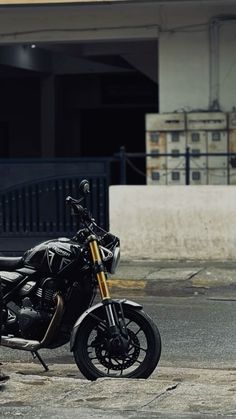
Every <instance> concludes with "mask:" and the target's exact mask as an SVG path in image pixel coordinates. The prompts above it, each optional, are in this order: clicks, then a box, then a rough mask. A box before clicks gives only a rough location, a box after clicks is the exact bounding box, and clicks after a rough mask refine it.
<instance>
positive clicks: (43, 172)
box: [0, 158, 110, 255]
mask: <svg viewBox="0 0 236 419" xmlns="http://www.w3.org/2000/svg"><path fill="white" fill-rule="evenodd" d="M84 178H86V179H88V180H89V182H90V187H91V194H90V196H89V198H88V207H89V209H90V210H91V212H92V214H93V216H94V218H95V219H96V221H97V222H98V224H99V225H101V226H102V227H105V228H106V227H108V187H109V183H110V161H109V159H97V158H96V159H95V158H94V159H92V158H91V159H87V158H83V159H67V160H62V159H55V160H28V159H27V160H0V253H2V254H10V255H16V254H18V253H21V252H22V251H24V250H26V249H28V248H30V247H31V246H33V245H35V244H36V243H37V242H39V241H43V240H47V239H49V238H53V237H55V238H56V237H58V236H60V237H62V236H67V237H70V236H72V235H73V234H74V233H75V232H76V230H77V227H78V226H77V223H76V220H75V218H74V217H72V216H71V213H70V210H69V208H67V207H66V205H65V198H66V196H68V195H71V196H73V197H77V196H78V186H79V183H80V181H81V180H82V179H84Z"/></svg>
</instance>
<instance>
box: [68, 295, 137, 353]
mask: <svg viewBox="0 0 236 419" xmlns="http://www.w3.org/2000/svg"><path fill="white" fill-rule="evenodd" d="M112 303H113V304H119V305H120V304H122V305H125V306H127V307H132V308H133V309H134V310H142V308H143V307H142V306H141V305H140V304H138V303H135V302H134V301H130V300H112ZM101 307H104V304H103V303H98V304H96V305H95V306H92V307H90V308H88V310H86V311H85V312H84V313H83V314H82V315H81V316H80V317H79V318H78V320H77V321H76V323H75V325H74V327H73V330H72V332H71V338H70V350H71V351H73V349H74V345H75V340H76V336H77V334H78V333H79V330H80V327H81V325H82V323H83V321H84V319H86V317H88V316H90V315H91V313H93V314H95V315H96V312H97V311H99V310H100V308H101Z"/></svg>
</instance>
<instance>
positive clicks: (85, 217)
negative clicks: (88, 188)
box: [66, 196, 91, 222]
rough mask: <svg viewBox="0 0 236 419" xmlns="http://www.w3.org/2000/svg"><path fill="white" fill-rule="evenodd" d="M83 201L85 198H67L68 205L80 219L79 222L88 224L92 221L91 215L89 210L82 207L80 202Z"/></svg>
mask: <svg viewBox="0 0 236 419" xmlns="http://www.w3.org/2000/svg"><path fill="white" fill-rule="evenodd" d="M82 200H83V198H80V199H75V198H72V197H71V196H67V197H66V204H67V205H70V206H71V208H72V209H73V211H74V215H77V216H78V217H79V221H82V222H86V221H91V215H90V213H89V211H88V210H87V208H84V207H83V206H82V205H80V202H81V201H82Z"/></svg>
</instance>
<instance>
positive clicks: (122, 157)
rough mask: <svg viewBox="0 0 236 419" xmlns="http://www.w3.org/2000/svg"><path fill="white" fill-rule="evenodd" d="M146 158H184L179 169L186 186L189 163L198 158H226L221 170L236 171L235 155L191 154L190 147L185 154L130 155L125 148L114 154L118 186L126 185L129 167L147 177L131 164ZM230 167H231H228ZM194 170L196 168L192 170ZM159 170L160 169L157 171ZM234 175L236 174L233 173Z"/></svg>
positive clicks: (188, 179) (187, 183)
mask: <svg viewBox="0 0 236 419" xmlns="http://www.w3.org/2000/svg"><path fill="white" fill-rule="evenodd" d="M147 157H151V158H155V159H159V158H161V157H172V158H176V157H178V158H179V157H182V158H184V161H185V163H184V165H183V168H182V169H181V170H182V171H184V172H185V184H186V185H190V183H191V182H190V173H191V170H193V167H191V161H193V160H192V159H194V161H195V162H196V160H195V159H197V158H200V157H207V158H209V157H218V158H220V157H227V158H228V161H227V162H228V164H227V166H226V167H224V168H223V167H222V169H224V170H226V171H227V173H228V174H229V169H230V167H231V168H235V169H236V153H229V152H218V153H213V152H207V153H202V152H196V151H194V152H192V151H191V150H190V147H186V149H185V152H184V153H173V152H172V153H159V152H157V153H154V152H152V153H130V152H127V151H126V149H125V147H121V148H120V152H119V153H117V154H115V158H116V159H118V160H119V163H120V184H121V185H126V184H127V166H129V167H131V168H132V169H133V170H135V171H136V172H137V173H139V174H140V175H142V176H144V177H146V178H147V177H148V175H147V171H146V172H142V171H140V169H139V168H137V167H135V164H134V163H132V159H145V160H146V158H147ZM230 165H231V166H230ZM219 168H220V167H217V168H216V169H219ZM176 169H178V170H180V168H179V167H178V165H177V166H176V167H175V168H174V167H173V168H168V167H167V169H166V170H170V171H174V170H176ZM194 169H195V170H196V167H195V168H194ZM198 169H200V170H212V168H209V167H202V166H201V167H200V166H199V167H198ZM159 170H160V169H159ZM235 175H236V172H235Z"/></svg>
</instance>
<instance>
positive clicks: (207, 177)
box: [187, 112, 228, 185]
mask: <svg viewBox="0 0 236 419" xmlns="http://www.w3.org/2000/svg"><path fill="white" fill-rule="evenodd" d="M187 131H188V135H187V138H188V141H187V144H188V146H189V149H190V153H192V154H196V157H191V160H190V168H191V170H190V183H191V184H194V183H196V182H194V179H199V181H198V183H199V184H202V185H203V184H205V185H206V184H209V185H214V184H215V185H216V184H217V185H218V184H227V183H228V173H227V156H210V155H208V156H199V153H203V154H207V153H227V151H228V132H227V116H226V114H225V113H222V112H196V113H188V114H187Z"/></svg>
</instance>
